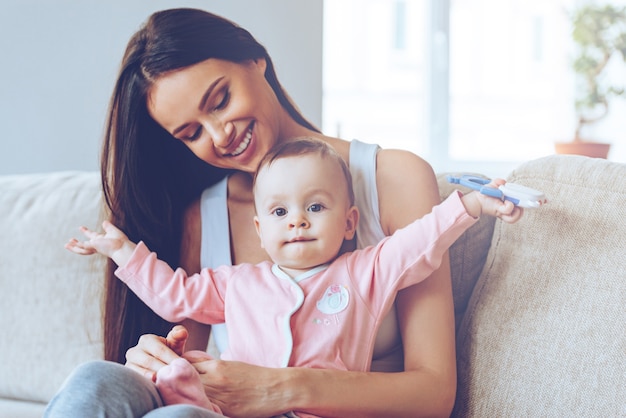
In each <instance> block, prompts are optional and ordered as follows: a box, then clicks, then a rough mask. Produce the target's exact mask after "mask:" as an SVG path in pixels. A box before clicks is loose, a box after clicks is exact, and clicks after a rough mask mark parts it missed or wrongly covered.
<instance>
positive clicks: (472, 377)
mask: <svg viewBox="0 0 626 418" xmlns="http://www.w3.org/2000/svg"><path fill="white" fill-rule="evenodd" d="M624 179H626V165H625V164H617V163H612V162H609V161H606V160H600V159H590V158H586V157H578V156H562V155H561V156H550V157H546V158H542V159H539V160H535V161H531V162H528V163H525V164H523V165H522V166H520V167H519V168H518V169H516V170H515V171H514V172H513V173H512V174H511V175H510V177H509V179H508V180H509V181H512V182H516V183H519V184H522V185H526V186H529V187H532V188H535V189H539V190H542V191H544V192H545V194H546V196H547V198H548V200H549V202H548V204H547V205H546V206H544V207H542V208H540V209H538V210H527V211H526V214H525V217H524V218H523V219H522V220H521V221H520V222H518V223H516V224H513V225H510V224H505V223H503V222H497V223H496V227H495V231H494V234H493V240H492V244H491V248H490V251H489V255H488V257H487V261H486V264H485V268H484V270H483V273H482V275H481V277H480V279H479V281H478V283H477V285H476V288H475V289H474V293H473V294H472V297H471V299H470V302H469V306H468V308H467V311H466V313H465V317H464V319H463V322H462V324H461V329H460V331H459V333H458V339H457V344H458V370H459V386H458V393H457V403H456V406H455V410H454V416H459V417H485V416H503V417H504V416H596V417H606V416H626V403H625V402H624V400H625V399H626V361H625V359H626V309H625V308H624V303H625V301H626V273H625V270H626V204H625V202H626V183H625V182H624Z"/></svg>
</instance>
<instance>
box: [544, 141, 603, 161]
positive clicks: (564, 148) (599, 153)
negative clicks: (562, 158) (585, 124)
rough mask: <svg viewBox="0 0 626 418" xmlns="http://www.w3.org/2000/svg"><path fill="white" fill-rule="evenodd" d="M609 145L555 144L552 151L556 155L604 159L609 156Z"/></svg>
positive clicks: (583, 142) (581, 142) (578, 142)
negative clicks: (554, 151)
mask: <svg viewBox="0 0 626 418" xmlns="http://www.w3.org/2000/svg"><path fill="white" fill-rule="evenodd" d="M610 148H611V144H603V143H601V142H585V141H571V142H556V143H555V144H554V149H555V150H556V153H557V154H575V155H584V156H587V157H591V158H604V159H606V157H607V156H608V155H609V149H610Z"/></svg>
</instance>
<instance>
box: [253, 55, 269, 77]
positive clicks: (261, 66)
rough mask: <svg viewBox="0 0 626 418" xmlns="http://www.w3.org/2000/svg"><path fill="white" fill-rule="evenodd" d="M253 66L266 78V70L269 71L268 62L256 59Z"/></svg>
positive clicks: (263, 59)
mask: <svg viewBox="0 0 626 418" xmlns="http://www.w3.org/2000/svg"><path fill="white" fill-rule="evenodd" d="M252 64H253V65H254V66H255V68H257V69H258V70H259V71H260V72H261V74H263V76H265V70H266V69H267V61H266V60H265V58H255V59H253V60H252Z"/></svg>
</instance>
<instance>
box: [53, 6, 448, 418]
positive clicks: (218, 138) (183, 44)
mask: <svg viewBox="0 0 626 418" xmlns="http://www.w3.org/2000/svg"><path fill="white" fill-rule="evenodd" d="M301 136H312V137H315V138H318V139H321V140H323V141H325V142H327V143H329V144H330V145H331V146H332V147H333V148H335V150H336V151H337V152H338V153H339V154H340V155H341V156H342V157H343V158H344V159H345V160H346V161H347V162H348V163H349V165H350V169H351V171H352V172H353V174H356V177H357V179H355V192H356V195H357V199H358V201H359V202H360V203H359V209H360V211H361V212H362V220H361V228H360V229H359V230H358V231H357V237H358V243H357V245H358V246H363V245H369V244H373V243H375V242H376V241H377V240H379V239H380V238H381V237H382V236H384V235H389V234H391V233H393V232H394V231H395V230H396V229H398V228H400V227H402V226H404V225H406V224H408V223H409V222H411V221H412V220H414V219H415V218H418V217H421V216H423V215H424V214H425V213H427V212H429V211H430V210H431V208H432V206H433V205H435V204H437V203H439V195H438V190H437V184H436V179H435V177H434V175H433V172H432V169H431V168H430V166H429V165H428V164H427V163H426V162H425V161H423V160H422V159H420V158H418V157H416V156H415V155H413V154H411V153H409V152H405V151H398V150H380V151H378V148H377V147H375V146H370V145H367V144H363V143H360V142H358V141H352V142H347V141H344V140H340V139H337V138H331V137H328V136H324V135H323V134H321V133H320V132H319V131H318V130H317V129H316V128H315V127H314V126H313V125H312V124H310V123H309V122H308V121H307V120H306V119H305V118H304V117H303V116H302V115H301V114H300V113H299V111H298V110H297V108H296V107H295V106H294V105H293V104H292V102H291V100H290V99H289V97H288V96H287V94H286V93H285V92H284V90H283V89H282V87H281V86H280V84H279V82H278V80H277V78H276V74H275V71H274V68H273V65H272V61H271V59H270V57H269V55H268V54H267V52H266V51H265V49H264V48H263V47H262V46H261V45H259V44H258V42H256V40H254V38H253V37H252V36H251V35H250V34H249V33H248V32H247V31H245V30H244V29H242V28H239V27H238V26H236V25H234V24H233V23H231V22H229V21H227V20H225V19H222V18H220V17H218V16H215V15H212V14H209V13H207V12H203V11H199V10H193V9H175V10H166V11H163V12H157V13H155V14H153V15H152V16H151V17H150V18H149V20H148V21H147V22H146V24H145V26H144V27H143V28H142V29H141V30H139V32H137V33H136V34H135V35H134V36H133V38H132V39H131V40H130V42H129V45H128V48H127V51H126V54H125V56H124V59H123V63H122V68H121V70H120V75H119V78H118V81H117V84H116V86H115V90H114V94H113V98H112V102H111V109H110V116H109V122H108V129H107V133H106V137H105V143H104V149H103V161H102V179H103V187H104V192H105V197H106V201H107V205H108V208H109V209H110V218H111V220H112V222H113V223H114V224H116V225H118V226H119V227H120V228H121V229H122V230H124V231H126V232H127V235H128V236H129V238H130V239H131V240H140V239H141V240H143V241H145V242H146V243H147V245H148V246H149V247H150V248H152V249H153V250H154V251H156V252H157V253H158V254H159V256H160V257H161V258H163V259H165V260H167V261H168V262H169V263H170V264H171V265H173V266H177V265H181V266H182V267H184V268H185V269H186V270H187V271H188V272H190V273H191V272H196V271H199V270H200V268H201V266H202V264H207V263H209V264H210V263H213V262H216V263H220V262H223V260H224V258H227V259H228V261H230V262H232V263H234V264H237V263H241V262H253V263H256V262H258V261H261V260H264V259H267V257H268V256H267V254H266V253H265V252H264V250H263V249H262V248H260V246H259V244H258V238H257V236H256V232H255V230H254V226H253V223H252V222H251V219H252V216H253V211H254V207H253V204H252V195H251V175H252V174H253V173H254V172H255V170H256V167H257V165H258V163H259V161H260V160H261V159H262V158H263V156H264V155H265V153H267V151H268V150H269V149H270V148H271V147H272V146H273V145H274V144H275V143H276V142H280V141H287V140H290V139H292V138H295V137H301ZM194 155H195V156H194ZM374 171H375V175H373V174H374ZM229 173H230V175H229V176H228V177H225V176H226V175H227V174H229ZM368 176H369V177H368ZM209 186H211V187H210V188H209V189H208V192H205V193H202V190H204V189H205V188H207V187H209ZM407 191H411V192H410V193H407ZM201 193H202V198H201V199H200V200H198V198H199V196H200V194H201ZM215 196H217V197H218V204H217V206H212V205H214V204H215V203H211V201H212V202H214V201H215V200H214V199H213V198H214V197H215ZM211 199H213V200H211ZM220 199H221V200H220ZM219 202H221V203H222V205H220V204H219ZM213 207H223V208H225V210H224V212H223V217H224V219H223V220H224V222H223V224H225V223H227V224H228V225H229V228H228V229H227V231H226V234H225V237H224V235H222V236H221V237H217V236H216V235H212V234H207V233H206V231H207V230H210V231H213V229H207V228H209V227H208V226H207V224H208V223H209V222H210V221H211V215H210V214H207V211H208V210H210V209H211V208H213ZM207 208H208V209H207ZM203 212H204V214H203ZM218 223H219V220H218ZM207 235H208V236H207ZM349 244H350V243H349ZM351 244H352V245H354V243H351ZM224 248H226V254H225V255H224V254H222V255H220V256H219V257H217V256H215V254H217V253H218V252H219V250H223V249H224ZM228 249H230V251H228ZM201 252H202V253H203V254H204V255H203V257H204V261H203V262H201ZM218 258H219V260H218ZM114 267H115V266H109V274H108V284H107V300H106V308H105V355H106V358H107V359H108V360H113V361H117V362H123V361H124V353H126V366H127V367H126V368H124V367H116V365H113V364H111V363H104V364H97V365H93V364H92V365H88V366H87V367H83V368H81V369H79V370H77V372H76V373H75V374H74V375H73V376H72V377H70V379H69V380H68V383H67V384H66V385H65V387H64V389H63V390H61V392H60V393H59V395H58V396H57V397H56V398H55V399H54V400H53V401H52V402H51V405H50V406H49V409H48V413H49V415H50V416H55V413H59V414H60V411H62V410H63V411H66V412H67V411H69V410H70V408H81V407H83V408H88V407H89V406H90V405H91V406H92V408H93V399H90V396H89V395H88V394H87V393H102V391H103V390H104V391H105V392H106V390H107V389H102V388H101V387H98V388H97V389H93V390H91V388H92V387H93V386H98V385H107V384H109V386H110V388H118V390H117V392H116V394H114V395H107V399H111V401H110V402H107V405H104V406H103V407H105V408H113V407H115V408H118V407H120V408H122V409H121V410H124V411H130V410H132V414H134V415H135V416H137V415H144V414H145V413H147V412H148V411H149V410H150V409H151V408H157V407H158V406H160V404H159V400H158V399H156V398H158V394H155V392H154V390H153V388H152V387H150V386H151V385H152V383H151V381H150V380H149V379H144V378H143V377H141V375H143V376H145V377H149V378H152V377H153V376H154V373H155V372H156V371H157V370H158V369H159V368H160V367H162V366H163V365H165V364H168V363H169V362H171V361H173V359H175V358H176V357H178V356H179V355H182V353H183V351H184V350H190V349H206V346H207V340H208V335H209V329H208V327H205V326H200V325H198V324H185V325H186V328H182V327H176V328H174V329H172V330H171V331H170V332H169V333H168V334H167V337H165V338H164V337H159V335H164V334H165V333H166V332H167V331H168V329H170V328H171V324H168V323H165V322H164V321H162V320H160V319H159V318H158V317H156V316H155V315H154V314H153V313H152V312H151V311H149V310H148V309H147V308H146V307H145V306H144V305H143V304H142V303H141V302H139V301H138V300H137V299H136V298H135V297H134V296H133V295H132V294H131V293H130V292H129V291H128V290H127V289H126V288H125V287H123V286H122V285H120V282H119V281H118V280H116V279H115V277H113V276H112V269H113V268H114ZM449 276H450V273H449V267H448V264H447V262H446V263H444V265H443V267H442V268H440V269H439V270H438V271H437V272H436V273H435V274H433V275H432V276H431V277H430V278H429V279H427V280H426V281H424V282H423V283H420V284H419V285H416V286H413V287H411V288H408V289H406V290H404V291H402V292H401V293H400V295H399V296H398V298H397V300H396V309H395V310H394V311H393V314H392V315H390V316H389V317H388V318H387V320H385V321H384V323H383V324H382V326H381V329H380V332H379V336H378V338H377V342H376V347H375V348H374V360H373V365H372V369H373V370H380V372H374V371H372V372H367V373H360V372H344V371H333V370H319V369H301V368H287V369H267V368H262V367H257V366H251V365H247V364H243V363H238V362H224V361H220V360H206V359H204V358H202V357H201V358H197V359H191V360H192V362H193V363H194V366H195V367H196V368H197V369H198V370H199V372H200V373H201V375H202V377H203V383H204V385H205V391H206V393H207V395H208V396H209V397H210V398H211V399H214V400H215V402H216V403H217V404H218V405H219V406H220V407H222V409H223V411H224V412H225V413H226V415H229V416H272V415H276V414H280V413H282V412H284V411H290V410H305V411H307V412H310V413H313V414H318V415H323V416H374V417H380V416H412V417H413V416H420V415H442V416H447V415H449V413H450V411H451V409H452V405H453V402H454V395H455V388H456V386H455V385H456V368H455V353H454V316H453V306H452V294H451V293H452V292H451V284H450V277H449ZM223 332H224V330H223V329H222V330H221V331H220V332H219V333H217V335H216V338H217V340H218V345H219V344H222V343H223V341H224V337H223ZM144 334H145V335H144ZM140 336H141V338H139V337H140ZM138 338H139V344H138V345H137V346H135V347H132V348H130V349H128V348H129V347H131V346H133V345H134V344H136V341H137V339H138ZM220 341H221V342H220ZM357 343H358V342H357ZM89 367H96V368H98V374H97V376H106V378H104V377H98V378H94V377H93V376H94V374H93V373H94V371H93V370H94V369H93V368H92V369H90V368H89ZM120 369H121V370H120ZM128 370H135V371H137V372H139V373H129V372H128ZM392 372H395V373H392ZM138 377H141V379H139V380H138V381H136V379H138ZM130 380H133V383H130ZM77 382H81V383H80V390H81V392H78V393H76V394H74V395H72V388H73V387H76V386H75V385H77V384H78V383H77ZM112 382H114V383H112ZM86 385H87V386H86ZM124 385H126V386H128V387H132V388H133V390H135V389H137V387H138V386H145V387H146V389H145V390H146V393H148V392H149V393H150V396H149V397H151V399H152V400H151V402H153V405H151V406H145V407H144V406H141V407H138V406H137V405H136V404H137V403H138V401H137V399H138V398H139V395H137V394H136V393H134V392H131V391H130V390H121V389H119V388H124V387H126V386H124ZM152 386H153V385H152ZM87 387H89V388H90V389H87ZM90 390H91V391H90ZM94 396H95V395H94ZM68 399H72V402H71V404H72V405H69V401H68ZM113 399H115V400H114V401H113ZM77 403H81V404H82V405H81V406H78V405H77ZM111 404H115V406H113V405H111ZM136 408H139V410H138V409H136ZM168 408H171V407H167V408H159V409H160V410H161V411H164V410H167V409H168ZM74 410H75V411H76V410H78V409H74ZM121 410H120V409H115V410H113V409H109V412H110V413H112V414H113V415H116V414H118V415H119V414H121V412H120V411H121ZM111 411H114V412H111ZM154 412H155V413H156V412H158V410H155V411H154ZM206 412H207V413H209V412H208V411H206ZM129 413H130V412H129ZM201 413H202V411H197V410H193V411H192V410H191V409H190V408H189V409H187V410H185V408H184V407H178V408H176V414H179V415H174V410H173V409H171V410H170V411H169V413H168V414H167V416H202V415H193V414H201ZM118 415H116V416H118ZM153 415H154V414H153ZM153 415H151V416H153ZM206 416H210V415H206Z"/></svg>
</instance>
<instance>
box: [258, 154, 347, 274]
mask: <svg viewBox="0 0 626 418" xmlns="http://www.w3.org/2000/svg"><path fill="white" fill-rule="evenodd" d="M255 204H256V210H257V216H256V217H255V224H256V227H257V231H258V232H259V236H260V238H261V245H262V246H263V248H265V250H266V251H267V253H268V254H269V256H270V257H271V258H272V260H273V261H274V262H275V263H276V264H278V265H279V266H281V267H282V268H283V269H291V270H302V271H306V270H308V269H310V268H312V267H315V266H318V265H321V264H325V263H327V262H329V261H332V260H333V259H334V258H335V257H336V256H337V253H338V252H339V249H340V247H341V244H342V243H343V240H344V239H352V237H353V236H354V232H355V228H356V222H357V220H358V219H357V218H358V214H357V213H356V208H354V207H352V206H350V201H349V199H348V192H347V185H346V180H345V177H344V175H343V172H342V170H341V168H340V167H339V166H338V165H337V164H336V163H335V162H334V161H333V160H332V159H329V158H322V157H320V156H318V155H317V154H313V155H310V154H309V155H303V156H297V157H285V158H280V159H278V160H276V161H274V162H273V163H272V164H271V165H269V166H265V167H263V168H262V169H261V171H260V172H259V174H258V176H257V179H256V185H255Z"/></svg>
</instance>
